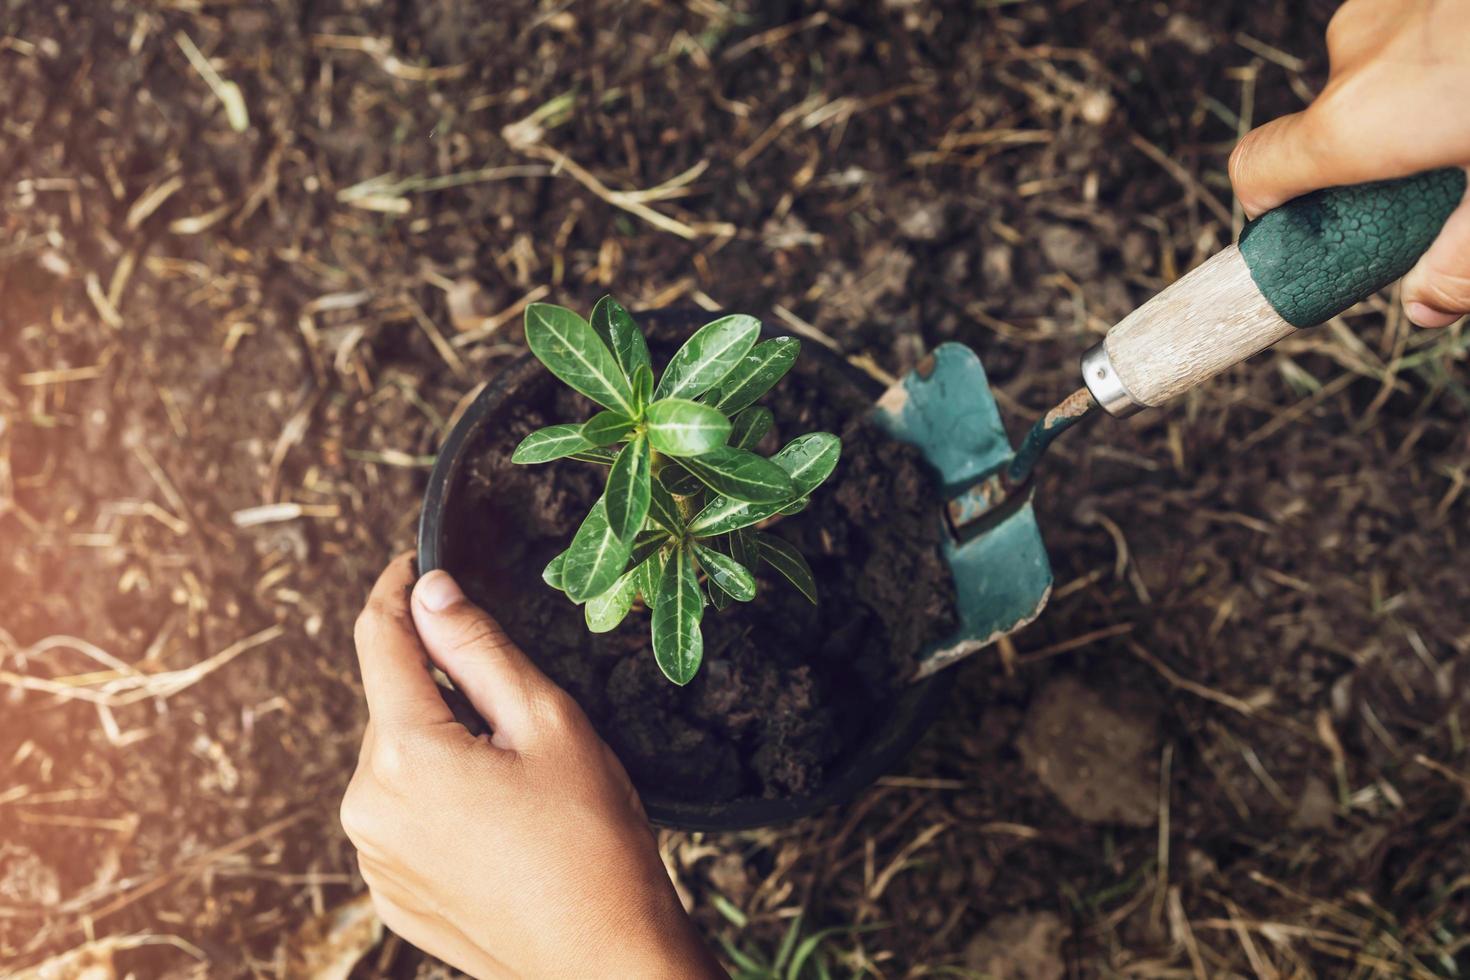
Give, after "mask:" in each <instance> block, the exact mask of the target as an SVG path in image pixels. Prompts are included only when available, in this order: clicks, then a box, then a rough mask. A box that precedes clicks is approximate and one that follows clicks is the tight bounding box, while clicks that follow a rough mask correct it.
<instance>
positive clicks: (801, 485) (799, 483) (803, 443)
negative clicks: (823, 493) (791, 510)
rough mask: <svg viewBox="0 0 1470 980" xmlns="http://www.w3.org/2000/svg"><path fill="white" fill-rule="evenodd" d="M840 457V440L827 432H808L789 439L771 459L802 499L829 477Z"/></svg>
mask: <svg viewBox="0 0 1470 980" xmlns="http://www.w3.org/2000/svg"><path fill="white" fill-rule="evenodd" d="M841 455H842V440H841V439H839V438H837V437H836V436H834V435H833V434H832V433H830V432H808V433H807V434H806V435H804V436H797V437H796V438H795V439H792V440H791V441H790V442H788V443H787V444H786V445H785V446H784V447H782V449H781V451H780V452H778V453H777V454H776V455H774V456H772V457H771V459H772V460H774V461H775V463H776V464H777V465H778V466H780V467H781V468H782V469H783V470H785V471H786V474H787V475H788V476H790V477H791V482H792V484H793V485H795V487H796V495H797V496H799V497H805V496H807V495H808V494H810V493H811V492H812V491H813V490H815V489H817V487H819V486H821V485H822V481H823V480H825V479H827V477H829V476H831V475H832V471H833V470H834V469H836V468H837V460H838V458H839V457H841Z"/></svg>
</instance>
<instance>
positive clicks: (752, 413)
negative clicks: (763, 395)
mask: <svg viewBox="0 0 1470 980" xmlns="http://www.w3.org/2000/svg"><path fill="white" fill-rule="evenodd" d="M775 421H776V417H775V416H774V415H772V414H771V410H770V409H769V408H765V407H763V406H760V405H753V406H751V407H750V408H747V409H746V410H745V411H743V412H741V413H740V414H739V415H736V416H735V417H734V418H733V419H731V420H730V445H732V446H734V447H735V448H736V449H755V444H756V443H758V442H760V441H761V438H762V437H763V436H764V435H765V434H766V433H767V432H770V431H771V426H772V425H773V424H774V423H775Z"/></svg>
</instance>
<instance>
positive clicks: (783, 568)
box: [755, 531, 817, 603]
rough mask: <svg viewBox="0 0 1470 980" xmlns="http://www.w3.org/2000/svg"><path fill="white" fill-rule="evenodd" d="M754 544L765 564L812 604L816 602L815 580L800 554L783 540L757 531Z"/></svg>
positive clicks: (809, 567)
mask: <svg viewBox="0 0 1470 980" xmlns="http://www.w3.org/2000/svg"><path fill="white" fill-rule="evenodd" d="M755 543H756V546H757V547H759V548H760V552H761V557H762V558H764V559H765V560H766V562H767V564H769V565H770V566H771V567H772V568H774V569H775V570H776V571H778V572H780V573H781V574H782V575H783V576H784V577H785V578H786V580H787V581H788V582H790V583H791V584H792V585H794V586H796V587H797V589H798V590H800V592H801V594H802V595H804V596H806V597H807V598H808V599H809V600H811V601H812V602H813V603H815V602H816V601H817V580H816V579H815V578H814V577H813V576H812V569H811V566H810V565H808V564H807V563H806V559H805V558H803V557H802V556H801V552H799V551H797V550H796V549H795V548H794V547H792V545H791V543H790V542H789V541H787V540H786V539H785V538H778V537H776V536H775V535H774V534H766V533H764V532H759V531H758V532H756V535H755Z"/></svg>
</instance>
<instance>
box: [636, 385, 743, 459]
mask: <svg viewBox="0 0 1470 980" xmlns="http://www.w3.org/2000/svg"><path fill="white" fill-rule="evenodd" d="M644 419H645V421H646V424H647V426H648V438H649V441H650V442H652V443H653V448H654V449H657V450H658V451H659V452H661V453H667V454H668V455H670V456H698V455H699V454H700V453H707V452H709V451H710V450H712V449H716V448H718V447H720V446H723V445H724V444H725V440H726V439H728V438H730V420H729V419H727V418H725V416H723V415H721V414H720V413H719V412H717V411H715V410H714V409H712V408H710V407H709V406H708V405H701V404H699V403H698V402H692V401H688V400H686V399H683V398H663V399H660V400H658V401H656V402H654V403H653V404H652V405H649V406H648V408H647V410H646V411H645V413H644Z"/></svg>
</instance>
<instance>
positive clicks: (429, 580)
mask: <svg viewBox="0 0 1470 980" xmlns="http://www.w3.org/2000/svg"><path fill="white" fill-rule="evenodd" d="M413 597H414V598H415V599H417V600H418V603H419V605H421V606H423V607H424V608H425V609H427V610H429V612H443V611H444V610H446V609H448V608H449V607H450V606H452V605H454V604H455V603H456V602H460V601H462V600H463V599H464V593H463V592H461V591H460V588H459V585H458V583H456V582H455V581H454V576H452V575H450V574H449V573H448V572H446V571H444V570H443V569H438V568H436V569H434V570H433V571H432V572H430V573H429V574H427V575H425V576H424V577H423V578H421V579H419V584H418V585H416V586H414V589H413Z"/></svg>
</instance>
